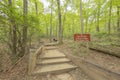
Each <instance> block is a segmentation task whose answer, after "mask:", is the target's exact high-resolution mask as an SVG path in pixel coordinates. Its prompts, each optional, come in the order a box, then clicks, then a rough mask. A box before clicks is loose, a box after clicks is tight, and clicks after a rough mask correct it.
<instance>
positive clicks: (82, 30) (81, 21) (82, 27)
mask: <svg viewBox="0 0 120 80" xmlns="http://www.w3.org/2000/svg"><path fill="white" fill-rule="evenodd" d="M80 23H81V33H82V34H83V33H84V24H83V14H82V0H80Z"/></svg>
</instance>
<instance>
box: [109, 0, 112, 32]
mask: <svg viewBox="0 0 120 80" xmlns="http://www.w3.org/2000/svg"><path fill="white" fill-rule="evenodd" d="M109 5H110V8H109V22H108V34H110V33H111V13H112V0H110V4H109Z"/></svg>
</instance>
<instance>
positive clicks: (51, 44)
mask: <svg viewBox="0 0 120 80" xmlns="http://www.w3.org/2000/svg"><path fill="white" fill-rule="evenodd" d="M57 44H58V43H57V42H56V43H46V44H44V45H45V46H55V45H57Z"/></svg>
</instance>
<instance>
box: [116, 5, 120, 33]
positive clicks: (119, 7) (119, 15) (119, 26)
mask: <svg viewBox="0 0 120 80" xmlns="http://www.w3.org/2000/svg"><path fill="white" fill-rule="evenodd" d="M119 9H120V6H117V16H118V19H117V32H119V31H120V12H119Z"/></svg>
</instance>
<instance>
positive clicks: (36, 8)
mask: <svg viewBox="0 0 120 80" xmlns="http://www.w3.org/2000/svg"><path fill="white" fill-rule="evenodd" d="M35 10H36V15H38V5H37V1H36V0H35Z"/></svg>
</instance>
